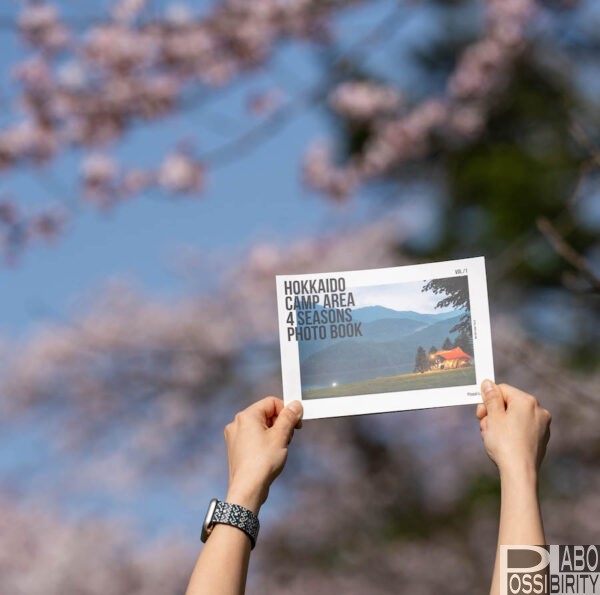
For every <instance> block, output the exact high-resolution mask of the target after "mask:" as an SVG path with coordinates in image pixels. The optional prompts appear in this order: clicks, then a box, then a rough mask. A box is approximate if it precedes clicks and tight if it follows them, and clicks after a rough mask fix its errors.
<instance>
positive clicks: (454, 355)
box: [435, 347, 473, 359]
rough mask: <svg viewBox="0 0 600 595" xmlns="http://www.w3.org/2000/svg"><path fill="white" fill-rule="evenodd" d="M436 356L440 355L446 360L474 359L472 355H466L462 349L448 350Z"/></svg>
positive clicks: (438, 352) (439, 352)
mask: <svg viewBox="0 0 600 595" xmlns="http://www.w3.org/2000/svg"><path fill="white" fill-rule="evenodd" d="M435 355H439V356H440V357H443V358H444V359H473V356H472V355H469V354H468V353H465V352H464V351H463V350H462V349H461V348H460V347H455V348H454V349H447V350H445V351H437V352H436V353H435Z"/></svg>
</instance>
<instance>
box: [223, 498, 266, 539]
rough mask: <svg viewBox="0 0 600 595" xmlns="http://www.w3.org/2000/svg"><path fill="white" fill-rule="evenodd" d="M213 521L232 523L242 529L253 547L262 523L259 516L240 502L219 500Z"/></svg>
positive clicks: (224, 523)
mask: <svg viewBox="0 0 600 595" xmlns="http://www.w3.org/2000/svg"><path fill="white" fill-rule="evenodd" d="M212 522H213V523H221V524H223V525H232V526H233V527H237V528H238V529H241V530H242V531H243V532H244V533H246V535H247V536H248V537H249V538H250V542H251V544H252V549H254V546H255V545H256V540H257V538H258V530H259V529H260V523H259V521H258V517H257V516H256V515H255V514H254V513H253V512H252V511H251V510H248V509H247V508H244V507H243V506H240V505H239V504H231V503H230V502H221V501H218V502H217V505H216V507H215V512H214V514H213V518H212Z"/></svg>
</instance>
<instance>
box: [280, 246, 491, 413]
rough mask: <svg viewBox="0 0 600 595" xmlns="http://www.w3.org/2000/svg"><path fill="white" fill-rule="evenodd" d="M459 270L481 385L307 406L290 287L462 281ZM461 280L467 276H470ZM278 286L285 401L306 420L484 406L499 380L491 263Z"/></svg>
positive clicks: (468, 261) (453, 263) (479, 260)
mask: <svg viewBox="0 0 600 595" xmlns="http://www.w3.org/2000/svg"><path fill="white" fill-rule="evenodd" d="M457 269H467V277H468V284H469V299H470V305H471V323H472V325H473V351H474V353H473V357H474V360H475V377H476V382H477V384H474V385H465V386H453V387H442V388H434V389H429V390H424V389H419V390H410V391H401V392H395V393H394V392H387V393H369V394H366V395H354V396H351V397H325V398H322V399H306V400H302V390H301V381H300V359H299V355H298V343H297V342H296V341H288V340H287V334H286V329H287V325H286V322H285V321H286V316H287V314H288V311H287V310H286V309H285V303H284V295H285V293H284V281H294V280H297V281H302V280H307V279H321V278H323V279H326V278H330V277H341V276H343V277H344V278H345V279H346V282H347V285H348V286H350V287H357V286H365V285H385V284H392V283H401V282H403V281H419V280H424V279H439V278H444V277H454V276H458V275H457V273H456V270H457ZM461 274H462V275H464V273H461ZM276 286H277V310H278V315H279V340H280V349H281V373H282V379H283V396H284V401H285V403H286V404H287V403H289V402H291V401H294V400H298V401H302V405H303V407H304V419H318V418H324V417H340V416H345V415H360V414H366V413H383V412H387V411H405V410H410V409H427V408H431V407H444V406H450V405H467V404H471V403H481V391H480V388H479V387H480V385H481V382H483V380H484V379H485V378H489V379H491V380H494V363H493V355H492V336H491V328H490V316H489V305H488V293H487V281H486V274H485V259H484V258H483V257H482V256H480V257H476V258H464V259H460V260H449V261H444V262H434V263H428V264H418V265H409V266H401V267H389V268H383V269H368V270H361V271H339V272H329V273H315V274H303V275H277V277H276Z"/></svg>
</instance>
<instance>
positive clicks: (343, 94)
mask: <svg viewBox="0 0 600 595" xmlns="http://www.w3.org/2000/svg"><path fill="white" fill-rule="evenodd" d="M329 103H330V105H331V107H332V108H333V109H334V110H335V111H336V112H338V113H339V114H340V115H343V116H346V117H347V118H350V119H351V120H372V119H373V118H375V117H377V116H380V115H382V114H388V113H393V112H394V111H396V110H397V109H398V108H399V107H400V105H401V96H400V94H399V93H398V91H396V90H395V89H393V88H392V87H390V86H387V85H377V84H375V83H372V82H366V81H350V82H345V83H341V84H340V85H338V86H337V87H336V88H335V89H334V90H333V92H332V93H331V94H330V96H329Z"/></svg>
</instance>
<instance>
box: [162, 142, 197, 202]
mask: <svg viewBox="0 0 600 595" xmlns="http://www.w3.org/2000/svg"><path fill="white" fill-rule="evenodd" d="M158 183H159V184H160V185H161V186H162V187H163V188H165V189H166V190H169V191H171V192H183V193H193V192H198V191H200V190H201V189H202V186H203V183H204V168H203V166H202V164H200V163H199V162H197V161H194V160H193V159H192V158H191V157H189V156H188V155H186V154H185V153H182V152H177V153H171V154H170V155H168V156H167V158H166V159H165V160H164V162H163V163H162V165H161V167H160V170H159V173H158Z"/></svg>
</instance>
